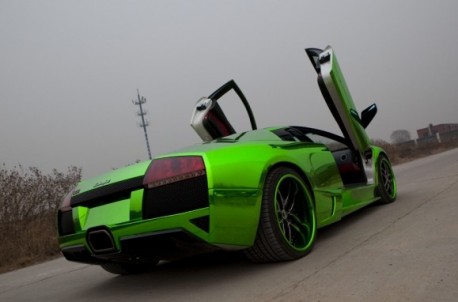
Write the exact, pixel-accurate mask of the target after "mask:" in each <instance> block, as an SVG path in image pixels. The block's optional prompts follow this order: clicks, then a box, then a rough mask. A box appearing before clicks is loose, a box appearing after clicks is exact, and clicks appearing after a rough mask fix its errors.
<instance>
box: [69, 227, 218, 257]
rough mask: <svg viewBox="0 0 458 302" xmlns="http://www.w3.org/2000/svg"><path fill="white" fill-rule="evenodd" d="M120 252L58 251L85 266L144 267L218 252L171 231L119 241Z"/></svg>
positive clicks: (89, 248)
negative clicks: (117, 263)
mask: <svg viewBox="0 0 458 302" xmlns="http://www.w3.org/2000/svg"><path fill="white" fill-rule="evenodd" d="M119 242H120V248H119V250H118V249H113V250H111V251H108V250H107V251H101V252H95V251H94V249H93V247H92V245H91V244H89V245H84V244H83V245H75V246H70V247H65V248H63V249H62V254H63V255H64V257H65V258H66V259H67V260H69V261H76V262H83V263H88V264H103V263H108V262H121V263H123V262H125V263H137V264H147V263H153V262H156V261H157V260H158V259H162V260H173V259H177V258H180V257H183V256H189V255H193V254H197V253H202V252H206V251H214V250H217V249H218V248H217V247H215V246H212V245H210V244H208V243H206V242H204V241H202V240H201V239H200V238H197V237H195V236H193V235H192V234H189V233H188V232H186V231H183V230H171V231H167V232H158V233H150V234H142V235H135V236H128V237H124V238H121V239H120V241H119Z"/></svg>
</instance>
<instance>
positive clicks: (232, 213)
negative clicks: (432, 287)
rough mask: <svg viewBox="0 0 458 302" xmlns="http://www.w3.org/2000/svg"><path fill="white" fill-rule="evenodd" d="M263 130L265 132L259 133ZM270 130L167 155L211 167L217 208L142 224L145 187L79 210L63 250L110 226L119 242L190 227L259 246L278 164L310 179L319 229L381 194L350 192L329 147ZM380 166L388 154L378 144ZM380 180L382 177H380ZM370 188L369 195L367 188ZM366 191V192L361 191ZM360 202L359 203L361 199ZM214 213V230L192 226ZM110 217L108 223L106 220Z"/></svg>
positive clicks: (220, 241)
mask: <svg viewBox="0 0 458 302" xmlns="http://www.w3.org/2000/svg"><path fill="white" fill-rule="evenodd" d="M258 132H259V133H258ZM269 133H270V131H269V130H267V129H262V130H257V131H253V133H250V135H249V136H250V137H251V138H255V137H257V138H259V140H254V141H251V140H248V139H246V138H247V137H248V136H242V137H237V138H236V139H235V138H231V139H224V140H219V141H214V142H212V143H206V144H201V145H197V146H192V147H190V148H187V149H182V150H180V151H178V152H174V153H169V154H166V155H162V156H161V157H164V156H180V155H199V156H202V157H203V159H204V162H205V165H206V173H207V178H208V186H209V199H210V204H209V207H208V208H204V209H199V210H194V211H189V212H184V213H180V214H175V215H170V216H164V217H160V218H154V219H149V220H142V213H141V211H142V198H143V190H144V189H138V190H136V191H133V192H132V193H131V195H130V198H129V199H128V200H121V201H118V202H115V203H113V204H109V205H103V206H100V207H95V208H92V209H88V208H86V207H81V206H79V207H75V208H73V219H74V225H75V229H76V231H77V233H76V234H73V235H68V236H62V237H60V238H59V242H60V246H61V248H63V247H70V246H76V245H85V246H87V243H86V234H85V232H84V230H86V229H88V228H90V227H97V226H101V225H104V226H105V227H107V228H108V229H109V230H110V232H112V233H113V236H114V239H115V242H116V245H117V246H118V247H119V240H120V239H121V238H123V237H129V236H133V235H140V234H150V233H155V232H163V231H168V230H173V229H181V230H185V231H187V232H189V233H191V234H193V235H195V236H196V237H198V238H201V239H202V240H204V241H206V242H208V243H210V244H213V245H216V246H223V247H225V248H227V247H232V248H243V247H249V246H251V245H252V244H253V242H254V239H255V236H256V231H257V226H258V222H259V216H260V207H261V200H262V189H263V184H264V180H265V177H266V175H267V173H268V172H269V171H270V170H271V169H273V168H274V167H276V166H288V167H291V168H293V169H294V170H296V171H297V172H298V173H299V174H300V175H301V176H302V177H303V179H304V181H305V182H306V185H307V187H308V189H309V192H310V194H311V196H310V200H312V201H313V202H314V208H315V211H316V225H317V227H318V228H320V227H323V226H325V225H328V224H331V223H333V222H336V221H338V220H340V219H341V217H342V216H343V215H345V214H347V213H350V212H351V211H353V210H355V209H357V208H359V207H361V206H363V205H366V204H368V203H369V202H372V201H374V198H376V197H374V190H372V189H370V188H366V189H367V190H365V189H364V188H362V189H360V191H358V190H354V189H353V188H345V187H344V185H343V183H342V181H341V178H340V176H339V172H338V169H337V166H336V164H335V160H334V158H333V156H332V153H331V152H330V151H328V150H327V149H326V147H325V146H324V145H320V144H312V143H297V142H286V141H281V140H279V139H273V140H269V141H266V140H261V138H266V137H270V134H269ZM372 150H373V162H374V163H375V162H376V160H377V158H378V156H379V154H381V153H382V152H383V150H381V149H380V148H376V147H373V149H372ZM149 163H150V162H144V163H140V164H137V165H134V166H129V167H126V168H124V169H120V170H116V171H112V172H110V173H108V174H106V175H104V176H102V177H98V178H94V179H92V180H89V181H84V182H82V183H81V184H80V185H79V186H78V188H80V189H81V191H84V190H90V189H91V188H92V187H93V186H94V184H96V183H97V182H100V181H103V180H104V179H110V182H112V181H113V182H114V181H120V180H123V179H129V178H132V177H139V176H142V175H143V174H144V173H145V171H146V169H147V168H148V166H149ZM374 174H375V175H376V173H374ZM377 183H378V179H376V180H375V184H374V185H376V184H377ZM364 190H365V191H364ZM362 191H364V192H362ZM355 197H356V199H355ZM206 215H209V216H210V229H209V232H206V231H204V230H202V229H200V228H199V227H197V226H195V225H194V224H192V223H191V222H190V220H191V219H194V218H198V217H203V216H206ZM107 217H108V218H107Z"/></svg>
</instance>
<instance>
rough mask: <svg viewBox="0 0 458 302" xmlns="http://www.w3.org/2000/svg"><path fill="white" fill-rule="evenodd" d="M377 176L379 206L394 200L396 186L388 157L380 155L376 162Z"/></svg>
mask: <svg viewBox="0 0 458 302" xmlns="http://www.w3.org/2000/svg"><path fill="white" fill-rule="evenodd" d="M377 173H378V174H377V175H378V188H377V190H378V194H379V196H380V200H379V203H380V204H388V203H392V202H393V201H395V200H396V196H397V185H396V178H395V177H394V172H393V169H392V168H391V163H390V160H389V159H388V157H386V156H385V155H383V154H381V155H380V156H379V158H378V161H377Z"/></svg>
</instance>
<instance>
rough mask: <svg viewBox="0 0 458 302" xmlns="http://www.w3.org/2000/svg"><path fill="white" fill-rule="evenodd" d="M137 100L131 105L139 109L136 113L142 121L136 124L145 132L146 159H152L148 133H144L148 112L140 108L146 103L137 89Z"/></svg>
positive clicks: (147, 123)
mask: <svg viewBox="0 0 458 302" xmlns="http://www.w3.org/2000/svg"><path fill="white" fill-rule="evenodd" d="M137 99H138V100H137V101H135V100H132V103H133V104H134V105H137V106H139V107H140V111H138V112H137V115H138V116H140V117H141V118H142V121H141V122H140V123H138V126H139V127H142V128H143V131H144V132H145V141H146V148H147V150H148V157H149V159H152V157H151V149H150V147H149V141H148V133H147V132H146V127H148V126H149V122H148V121H147V120H145V115H146V114H147V113H148V112H147V111H145V110H143V107H142V105H143V104H145V103H146V99H145V98H144V97H142V96H140V92H139V91H138V89H137Z"/></svg>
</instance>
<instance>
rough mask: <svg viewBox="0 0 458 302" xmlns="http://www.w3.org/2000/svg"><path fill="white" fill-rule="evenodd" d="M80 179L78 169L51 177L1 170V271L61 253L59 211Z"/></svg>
mask: <svg viewBox="0 0 458 302" xmlns="http://www.w3.org/2000/svg"><path fill="white" fill-rule="evenodd" d="M80 179H81V168H77V167H69V168H68V170H67V172H66V173H62V172H59V171H57V170H53V171H52V172H51V173H50V174H44V173H43V172H41V171H40V170H39V169H38V168H35V167H30V168H24V167H22V166H18V167H14V168H13V169H7V168H6V167H5V165H4V164H3V165H2V166H1V167H0V188H1V190H0V242H1V244H0V272H4V271H8V270H10V269H12V268H17V267H21V266H24V265H28V264H31V263H35V262H38V261H42V260H45V259H48V258H50V257H53V256H56V255H57V254H58V253H59V249H58V245H57V232H56V211H57V208H58V207H59V205H60V202H61V200H62V198H63V197H64V195H65V194H66V193H68V192H69V191H70V190H71V188H72V187H73V186H75V185H76V183H77V182H78V181H79V180H80Z"/></svg>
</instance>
